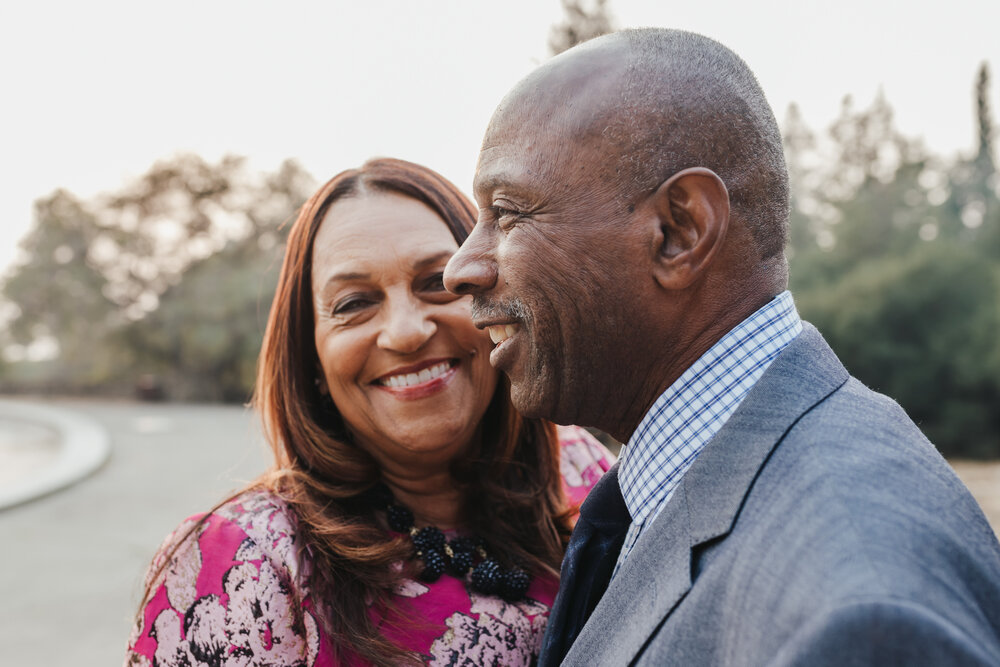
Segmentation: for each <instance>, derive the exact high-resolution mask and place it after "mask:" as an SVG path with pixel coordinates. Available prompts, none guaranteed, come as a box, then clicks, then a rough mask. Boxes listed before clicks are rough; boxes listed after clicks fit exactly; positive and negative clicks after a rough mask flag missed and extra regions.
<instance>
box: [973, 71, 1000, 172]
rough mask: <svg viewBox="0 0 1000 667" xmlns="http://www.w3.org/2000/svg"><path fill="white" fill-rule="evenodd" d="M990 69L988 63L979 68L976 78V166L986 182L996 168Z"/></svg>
mask: <svg viewBox="0 0 1000 667" xmlns="http://www.w3.org/2000/svg"><path fill="white" fill-rule="evenodd" d="M989 94H990V68H989V65H988V64H987V63H985V62H984V63H982V64H981V65H980V66H979V74H978V75H977V76H976V120H977V121H978V122H977V126H978V127H977V129H978V131H979V149H978V150H977V151H976V158H975V164H976V167H977V170H978V171H979V177H980V178H981V179H982V180H983V181H985V180H986V179H987V178H989V177H990V176H991V175H992V174H993V172H994V171H996V168H995V166H994V162H993V117H992V116H991V114H990V101H989Z"/></svg>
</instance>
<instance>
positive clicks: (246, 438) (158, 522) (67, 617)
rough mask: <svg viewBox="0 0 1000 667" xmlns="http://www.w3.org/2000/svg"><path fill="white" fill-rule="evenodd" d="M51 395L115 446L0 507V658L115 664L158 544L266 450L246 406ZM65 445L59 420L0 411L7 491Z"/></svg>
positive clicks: (256, 466) (262, 460)
mask: <svg viewBox="0 0 1000 667" xmlns="http://www.w3.org/2000/svg"><path fill="white" fill-rule="evenodd" d="M47 404H48V405H50V406H52V407H56V408H59V409H62V410H68V411H70V412H72V413H79V414H82V415H84V416H86V417H91V418H92V419H94V420H96V421H97V422H98V423H99V424H101V425H103V426H104V428H105V429H106V430H107V432H108V434H109V436H110V442H111V455H110V457H109V458H108V460H107V462H106V463H105V464H104V465H103V466H102V467H101V468H100V469H99V470H97V471H96V472H95V473H93V474H92V475H90V476H89V477H87V478H85V479H83V480H81V481H79V482H78V483H76V484H74V485H72V486H69V487H67V488H65V489H64V490H61V491H58V492H56V493H53V494H51V495H48V496H44V497H41V498H39V499H36V500H33V501H30V502H27V503H25V504H21V505H17V506H14V507H10V508H6V509H0V535H2V537H0V543H2V544H3V549H2V550H0V664H3V665H11V666H13V665H18V666H19V667H22V666H23V667H33V666H38V667H52V666H67V667H69V666H73V667H97V666H98V665H100V666H102V667H103V666H106V665H119V664H121V662H122V659H123V656H124V647H125V641H126V639H127V637H128V633H129V631H130V630H131V620H132V614H133V613H134V612H135V609H136V605H137V604H138V598H139V594H140V590H141V586H142V576H143V574H144V572H145V569H146V566H147V564H148V563H149V560H150V558H151V557H152V555H153V552H154V551H155V549H156V547H157V546H159V544H160V542H161V541H162V540H163V538H164V537H166V535H167V533H169V532H170V531H171V530H172V529H173V528H174V527H175V526H176V525H177V524H178V523H179V522H180V521H181V520H182V519H184V518H185V517H187V516H189V515H191V514H194V513H196V512H199V511H204V510H206V509H208V508H210V507H211V506H212V505H213V504H215V502H216V501H218V500H219V499H221V498H222V497H223V495H224V494H225V493H226V492H227V491H229V490H231V489H235V488H238V487H239V486H240V485H241V484H242V482H243V481H246V480H250V479H252V478H253V477H255V476H256V475H257V474H258V473H260V472H262V471H263V470H264V469H265V467H266V466H267V462H268V460H269V454H268V453H267V452H266V448H265V445H264V444H263V440H262V438H261V436H260V435H259V430H258V428H257V424H256V421H255V419H254V417H253V416H252V415H251V414H250V413H249V412H247V411H246V410H245V409H243V408H241V407H233V406H203V405H182V404H170V405H167V404H160V405H151V404H141V403H125V402H122V403H114V402H98V401H57V402H51V401H50V402H47ZM58 446H59V443H58V442H56V440H55V437H54V429H46V428H45V427H44V426H41V425H35V424H27V423H24V422H21V423H18V420H12V419H9V418H8V419H6V420H0V462H2V464H3V465H2V466H0V490H2V489H3V488H4V485H5V484H9V483H12V481H13V479H12V472H13V471H15V470H17V471H18V472H17V474H18V476H22V475H33V474H39V473H40V472H42V471H43V470H44V468H45V466H46V465H47V464H51V463H52V462H53V461H55V460H56V457H57V454H56V449H57V448H58ZM15 457H16V459H15ZM15 460H16V463H15Z"/></svg>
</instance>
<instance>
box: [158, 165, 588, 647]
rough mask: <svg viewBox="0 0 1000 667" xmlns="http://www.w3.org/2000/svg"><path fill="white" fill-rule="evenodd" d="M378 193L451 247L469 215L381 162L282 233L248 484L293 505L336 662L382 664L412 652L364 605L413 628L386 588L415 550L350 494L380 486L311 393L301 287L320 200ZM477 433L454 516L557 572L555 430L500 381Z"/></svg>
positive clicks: (537, 571)
mask: <svg viewBox="0 0 1000 667" xmlns="http://www.w3.org/2000/svg"><path fill="white" fill-rule="evenodd" d="M378 193H396V194H401V195H404V196H407V197H412V198H413V199H416V200H417V201H420V202H422V203H424V204H426V205H427V206H429V207H430V208H431V209H432V210H434V211H435V212H436V213H437V214H438V215H439V216H440V217H441V219H442V221H443V222H444V223H445V224H446V225H447V226H448V228H449V229H450V230H451V233H452V235H453V236H454V237H455V240H456V241H457V242H458V243H459V244H460V245H461V243H462V242H463V241H464V240H465V238H466V237H467V236H468V235H469V232H470V231H471V229H472V226H473V224H474V223H475V209H474V207H473V206H472V203H471V202H470V201H469V200H468V199H467V198H466V197H465V196H463V195H462V193H461V192H460V191H459V190H458V189H457V188H456V187H455V186H454V185H453V184H452V183H450V182H449V181H448V180H446V179H445V178H444V177H442V176H440V175H439V174H437V173H436V172H434V171H432V170H430V169H428V168H426V167H422V166H420V165H417V164H413V163H410V162H406V161H403V160H395V159H388V158H380V159H375V160H371V161H369V162H367V163H365V164H364V165H363V166H362V167H361V168H359V169H352V170H348V171H344V172H342V173H340V174H338V175H337V176H335V177H334V178H333V179H331V180H330V181H329V182H327V183H326V184H325V185H324V186H323V187H322V188H320V189H319V191H318V192H316V193H315V194H314V195H313V196H312V197H311V198H310V199H309V201H307V202H306V203H305V204H304V205H303V206H302V208H301V209H300V211H299V214H298V217H297V218H296V220H295V222H294V224H293V226H292V228H291V231H290V232H289V236H288V243H287V248H286V251H285V260H284V264H283V265H282V269H281V275H280V277H279V279H278V287H277V291H276V293H275V296H274V301H273V304H272V306H271V311H270V315H269V317H268V323H267V330H266V332H265V334H264V342H263V345H262V347H261V352H260V357H259V360H258V369H257V385H256V388H255V391H254V397H253V405H254V406H255V407H256V408H257V410H258V411H259V413H260V416H261V418H262V420H263V423H264V431H265V434H266V436H267V439H268V441H269V443H270V445H271V448H272V450H273V452H274V458H275V466H274V468H273V469H272V470H271V471H270V472H268V473H266V474H265V475H263V476H262V477H261V478H259V479H258V480H257V481H255V482H254V483H252V484H251V485H250V487H248V488H263V489H267V490H270V491H272V492H274V493H275V494H277V495H278V496H280V497H281V498H282V499H283V500H284V501H285V502H286V503H287V504H288V505H289V507H290V508H291V510H292V511H293V512H294V513H295V515H296V517H297V520H298V539H299V543H300V545H301V548H302V549H303V553H308V559H309V560H310V561H311V567H310V568H308V571H309V572H310V575H309V581H308V585H309V589H310V596H311V598H312V601H313V604H314V606H315V609H316V611H317V613H318V615H319V617H320V620H321V622H322V624H323V626H324V628H325V629H326V631H327V632H328V633H329V635H330V637H331V639H332V642H333V644H334V649H335V651H336V652H337V657H338V658H340V659H345V658H347V657H348V656H350V655H352V654H353V655H355V656H357V657H360V658H362V659H364V660H367V661H370V662H372V663H374V664H379V665H381V664H400V663H401V662H407V661H415V660H416V656H414V655H413V654H410V653H408V652H407V651H405V650H404V649H403V648H401V647H399V646H396V645H394V644H393V643H391V642H390V641H389V640H388V639H387V638H386V637H385V636H384V635H382V634H381V632H380V631H379V628H378V627H376V625H375V624H374V623H373V621H372V617H371V616H370V615H369V606H370V605H374V608H375V610H376V611H377V612H378V613H379V615H380V616H381V617H382V618H383V621H384V622H385V623H388V624H393V625H404V624H406V623H408V622H411V623H412V622H416V623H419V622H420V619H409V620H408V619H406V618H404V617H402V616H401V615H400V614H399V613H398V610H397V609H396V608H395V607H394V605H393V603H392V591H393V590H394V589H395V587H396V586H397V585H398V584H399V583H400V582H401V580H402V579H403V578H404V577H406V576H412V574H413V573H412V571H411V570H412V568H404V569H403V570H400V569H399V566H398V565H399V563H401V562H406V561H407V560H408V559H409V558H410V556H411V555H412V553H413V547H412V545H411V544H410V543H409V540H407V539H405V538H397V539H391V538H390V537H389V535H388V533H387V531H386V528H385V526H384V524H383V523H382V521H381V520H380V518H379V517H377V516H376V514H375V512H374V511H373V510H372V509H370V508H368V507H366V506H365V505H364V504H363V503H359V502H357V498H358V496H359V495H360V494H362V493H363V492H364V491H366V490H368V489H370V488H372V487H373V486H374V485H375V484H376V483H377V482H378V480H379V469H378V466H377V465H376V463H375V461H374V459H373V458H372V457H371V456H370V455H368V454H367V453H366V452H364V451H363V450H362V449H361V448H359V447H357V446H356V445H354V444H353V443H352V442H351V440H350V438H349V437H348V436H347V432H346V429H345V428H344V424H343V422H342V420H341V418H340V415H339V413H338V412H337V410H336V408H335V406H334V405H333V404H332V402H331V401H330V400H329V399H328V398H324V396H323V395H322V394H321V393H320V391H319V389H318V387H317V383H316V377H317V373H318V372H319V368H320V363H319V359H318V357H317V354H316V347H315V342H314V317H313V315H314V313H313V293H312V255H313V246H314V241H315V238H316V233H317V231H318V230H319V227H320V225H321V224H322V223H323V221H324V218H325V217H326V214H327V212H328V211H329V209H330V207H331V206H332V205H333V204H334V203H335V202H336V201H337V200H339V199H342V198H345V197H364V196H369V195H373V194H378ZM329 224H336V223H335V220H331V221H330V222H329ZM478 433H479V437H478V438H477V439H475V441H474V442H473V443H472V446H471V448H470V450H469V451H468V452H466V453H465V455H464V457H463V458H462V459H461V460H458V461H455V462H454V463H453V464H452V474H453V477H454V479H455V481H456V483H457V484H458V485H459V487H460V489H462V491H463V495H464V501H463V508H462V520H463V524H464V525H465V526H466V527H468V529H469V530H470V531H473V532H475V534H476V535H478V536H479V537H480V538H482V539H483V540H484V541H485V542H486V548H487V550H488V552H489V553H490V554H491V556H493V557H495V558H497V559H499V560H500V561H501V562H504V563H506V564H507V565H515V564H516V565H518V566H520V567H523V568H525V569H526V570H527V571H529V572H530V573H532V574H533V575H536V576H537V575H545V574H547V575H551V576H556V575H557V573H558V568H559V563H560V561H561V560H562V555H563V551H564V549H565V545H566V542H567V541H568V539H569V534H570V531H571V526H570V519H569V516H570V513H569V511H568V510H567V506H566V500H565V497H564V495H563V492H562V485H561V479H560V475H559V446H558V442H557V439H556V436H555V427H554V426H553V425H551V424H549V423H547V422H543V421H541V420H533V419H524V418H522V417H521V416H520V415H519V414H518V413H517V411H516V410H515V409H514V407H513V405H512V404H511V402H510V398H509V387H508V385H507V382H506V380H505V379H504V380H501V381H500V382H498V384H497V389H496V393H495V394H494V396H493V399H492V400H491V402H490V405H489V407H488V408H487V411H486V414H485V415H484V417H483V420H482V422H481V424H480V428H479V431H478ZM192 532H193V531H192ZM189 535H190V533H189ZM301 557H302V554H300V558H301ZM155 579H156V578H155V577H154V578H153V579H152V580H150V586H152V585H153V582H154V581H155ZM153 592H154V591H147V596H148V595H150V594H151V593H153Z"/></svg>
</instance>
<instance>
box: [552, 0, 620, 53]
mask: <svg viewBox="0 0 1000 667" xmlns="http://www.w3.org/2000/svg"><path fill="white" fill-rule="evenodd" d="M562 6H563V10H564V11H565V12H566V18H565V20H564V21H563V22H562V23H559V24H557V25H554V26H552V29H551V30H550V31H549V51H551V52H552V55H554V56H557V55H559V54H560V53H562V52H563V51H566V50H567V49H571V48H573V47H574V46H576V45H577V44H580V43H581V42H586V41H587V40H588V39H593V38H594V37H600V36H601V35H606V34H607V33H609V32H614V30H615V27H614V21H613V20H612V18H611V14H610V12H609V11H608V3H607V0H593V2H587V1H586V0H562Z"/></svg>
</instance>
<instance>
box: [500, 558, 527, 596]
mask: <svg viewBox="0 0 1000 667" xmlns="http://www.w3.org/2000/svg"><path fill="white" fill-rule="evenodd" d="M530 583H531V577H530V576H528V573H527V572H525V571H524V570H521V569H519V568H516V567H515V568H511V569H510V570H507V571H506V572H504V576H503V584H502V585H501V588H500V595H501V596H503V599H504V600H507V601H508V602H514V601H516V600H520V599H521V598H523V597H524V594H525V593H527V592H528V585H529V584H530Z"/></svg>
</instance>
